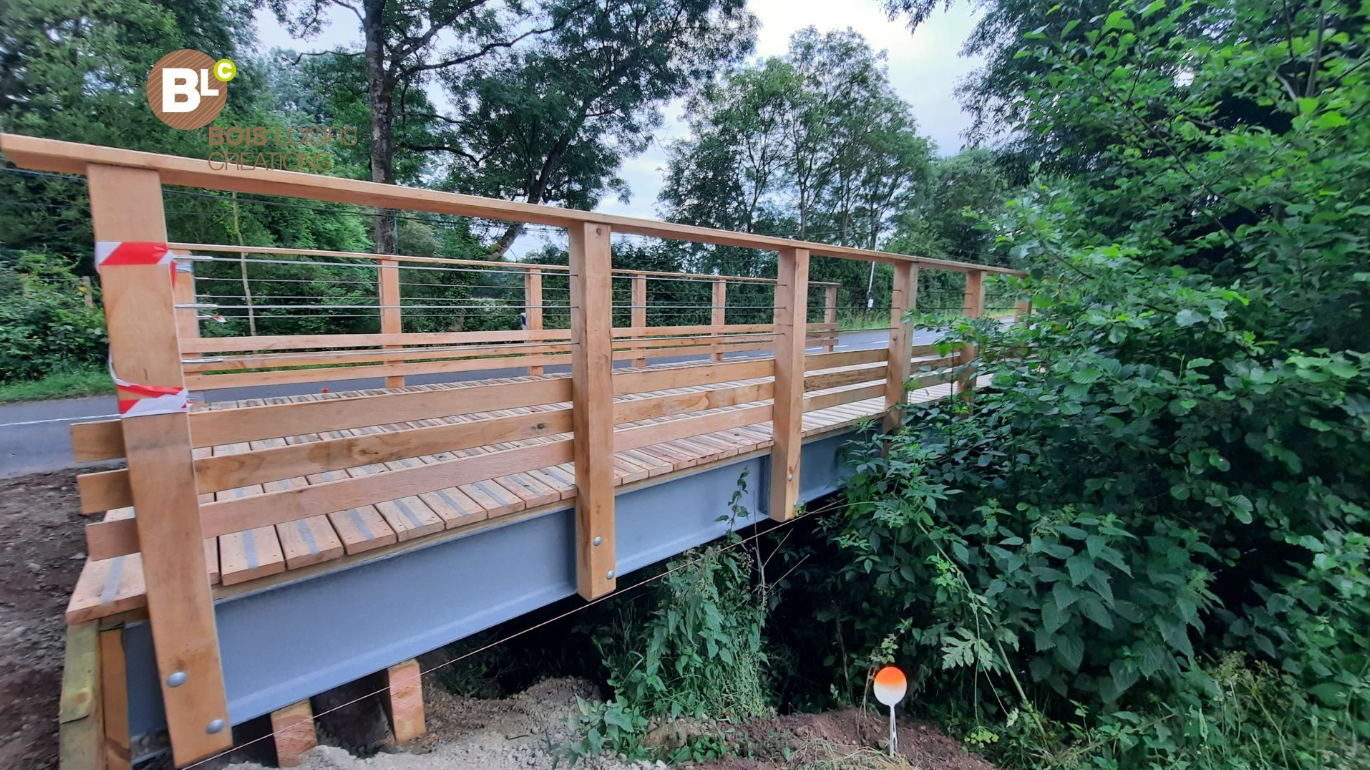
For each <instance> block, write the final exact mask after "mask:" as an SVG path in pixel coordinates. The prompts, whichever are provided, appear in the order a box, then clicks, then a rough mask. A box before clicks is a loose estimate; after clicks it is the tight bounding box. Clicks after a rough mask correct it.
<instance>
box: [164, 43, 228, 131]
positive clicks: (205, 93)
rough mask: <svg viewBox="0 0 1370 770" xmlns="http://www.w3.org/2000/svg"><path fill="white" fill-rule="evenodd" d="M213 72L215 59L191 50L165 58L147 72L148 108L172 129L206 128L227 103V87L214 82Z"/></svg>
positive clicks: (184, 50) (171, 54)
mask: <svg viewBox="0 0 1370 770" xmlns="http://www.w3.org/2000/svg"><path fill="white" fill-rule="evenodd" d="M213 69H214V60H213V59H212V58H210V57H209V56H208V55H207V54H203V53H200V52H199V51H195V50H191V49H188V48H187V49H183V50H180V51H173V52H171V53H169V54H167V55H166V56H163V57H162V58H161V59H160V60H158V62H157V64H156V65H155V66H153V68H152V72H150V73H148V78H147V103H148V106H149V107H151V108H152V111H153V112H154V113H155V114H156V115H157V117H158V118H159V119H161V121H162V122H163V123H165V124H167V125H168V126H171V127H172V128H180V129H193V128H200V127H201V126H204V125H207V124H208V123H210V122H211V121H213V120H214V119H215V118H217V117H218V116H219V113H220V112H222V111H223V108H224V104H225V103H226V102H227V101H228V88H227V85H226V84H224V83H220V82H217V81H216V80H215V79H214V77H213V76H212V75H211V74H210V73H211V71H212V70H213Z"/></svg>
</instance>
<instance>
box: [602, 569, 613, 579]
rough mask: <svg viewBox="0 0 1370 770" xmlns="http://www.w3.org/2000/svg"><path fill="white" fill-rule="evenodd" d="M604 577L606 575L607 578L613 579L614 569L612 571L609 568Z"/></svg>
mask: <svg viewBox="0 0 1370 770" xmlns="http://www.w3.org/2000/svg"><path fill="white" fill-rule="evenodd" d="M604 577H606V578H608V579H610V580H613V579H614V571H613V570H609V574H607V575H605V576H604Z"/></svg>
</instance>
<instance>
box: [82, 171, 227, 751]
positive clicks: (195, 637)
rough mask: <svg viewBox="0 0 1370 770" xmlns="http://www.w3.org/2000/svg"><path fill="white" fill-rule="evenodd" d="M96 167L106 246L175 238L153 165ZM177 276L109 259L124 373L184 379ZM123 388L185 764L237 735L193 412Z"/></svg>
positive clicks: (110, 322) (166, 684) (95, 212)
mask: <svg viewBox="0 0 1370 770" xmlns="http://www.w3.org/2000/svg"><path fill="white" fill-rule="evenodd" d="M87 175H88V177H89V182H90V206H91V219H92V222H93V224H94V228H95V239H96V241H97V242H104V243H102V244H101V246H103V247H105V248H109V246H108V245H107V244H108V243H109V242H115V243H126V244H127V243H132V244H164V243H165V242H166V239H167V236H166V219H165V216H164V214H163V210H162V186H161V180H160V179H159V178H158V175H157V172H156V171H152V170H147V169H137V168H130V167H119V166H101V165H95V164H92V165H90V166H89V168H88V170H87ZM112 261H113V258H112V257H111V262H112ZM172 275H174V273H173V272H172V271H171V270H168V269H167V265H166V264H165V263H162V264H127V263H125V264H108V265H107V266H106V267H104V268H103V269H102V270H101V282H102V284H103V285H104V289H105V322H106V324H107V326H108V328H109V348H110V361H111V363H112V366H113V368H114V372H115V374H116V375H117V376H118V377H119V378H122V380H124V381H126V382H129V383H132V384H135V385H141V386H157V387H161V388H172V389H175V388H181V387H183V386H184V383H185V380H184V378H183V376H182V373H181V352H180V346H179V344H178V342H177V339H176V310H175V303H174V300H173V298H172V288H171V277H172ZM139 390H141V389H139ZM173 392H174V391H173ZM119 398H120V400H121V408H120V411H121V413H123V414H124V415H125V419H123V421H122V425H121V428H122V430H123V436H124V447H125V450H126V454H127V457H128V480H129V487H130V489H131V491H132V497H133V506H134V508H135V509H136V510H137V516H136V523H137V530H138V543H139V550H140V551H141V552H142V559H143V577H144V581H145V582H146V585H147V606H148V615H149V617H150V620H151V625H152V640H153V647H154V649H155V652H156V658H157V671H158V673H159V674H160V676H159V678H160V680H161V689H162V700H163V703H164V704H165V711H166V718H167V726H168V729H169V731H170V733H171V746H172V754H173V757H174V759H175V762H176V764H177V765H183V764H186V763H189V762H191V761H194V760H196V759H199V758H201V757H203V756H206V755H208V754H211V753H213V752H215V751H220V750H222V749H226V748H228V747H229V746H230V745H232V742H233V738H232V730H231V729H230V727H229V724H228V701H227V698H226V697H225V694H224V680H223V670H222V667H221V665H220V661H219V637H218V631H217V629H216V627H215V624H214V604H213V598H212V596H211V594H210V588H209V579H208V577H207V572H206V570H205V550H204V536H203V535H202V530H201V526H200V505H199V501H198V499H197V498H196V494H195V489H196V482H195V465H194V455H193V454H192V446H191V441H190V420H189V414H188V413H187V412H186V411H184V410H181V411H174V412H170V413H155V412H156V409H155V408H149V409H147V412H148V413H144V414H142V415H141V416H130V415H133V414H137V413H138V411H139V408H138V407H137V405H136V404H133V405H131V406H132V408H131V409H129V410H127V411H126V410H125V408H124V406H125V404H126V403H127V402H128V401H135V402H136V401H142V400H143V399H144V398H146V396H144V395H142V394H141V393H139V392H136V391H133V390H129V389H122V388H121V389H120V391H119ZM161 398H166V396H162V397H161Z"/></svg>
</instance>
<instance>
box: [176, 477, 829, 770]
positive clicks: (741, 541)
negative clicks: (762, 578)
mask: <svg viewBox="0 0 1370 770" xmlns="http://www.w3.org/2000/svg"><path fill="white" fill-rule="evenodd" d="M850 505H852V504H851V503H847V504H845V505H832V506H829V507H827V508H824V509H822V510H820V511H814V512H813V513H811V514H808V515H806V516H796V517H795V518H793V519H788V520H786V521H782V522H780V523H778V524H776V525H775V526H773V527H771V528H769V529H767V530H765V531H761V532H756V533H754V534H751V535H748V536H747V537H744V538H741V539H739V540H737V541H736V542H732V543H729V544H727V545H725V546H723V547H722V548H720V549H718V551H716V552H715V553H722V552H723V551H729V550H732V549H733V548H737V547H738V546H741V545H746V544H747V543H750V542H751V541H753V540H756V539H757V538H759V537H762V536H763V535H767V534H769V533H771V532H777V531H779V530H780V529H782V528H784V527H787V526H790V525H791V524H794V523H795V522H797V521H804V520H807V519H809V518H811V517H813V516H818V515H822V514H825V513H830V512H832V511H834V510H836V509H838V508H843V507H849V506H850ZM706 558H709V557H708V556H701V557H699V558H698V559H692V560H690V561H687V562H683V563H681V564H678V565H676V566H674V567H672V568H671V569H668V570H666V571H665V572H662V573H661V574H659V575H653V576H652V577H649V578H647V579H646V580H642V581H639V582H637V583H634V584H632V585H630V586H628V587H627V588H624V589H621V590H618V591H615V592H613V593H610V594H605V595H604V596H600V597H598V598H595V599H590V600H589V601H587V602H586V603H585V604H582V605H581V606H579V607H575V608H572V609H570V610H567V611H566V612H563V613H561V614H560V615H557V616H555V617H552V618H548V619H547V620H544V621H542V622H541V623H537V624H535V625H532V626H529V627H528V628H525V629H522V630H519V631H515V632H514V633H512V634H509V635H508V636H506V637H504V638H503V639H498V640H496V641H493V642H491V643H489V644H486V645H483V646H481V647H477V648H476V649H474V650H471V651H470V652H467V653H464V654H462V655H459V656H457V657H455V658H452V659H450V660H446V661H443V662H442V663H439V664H437V665H436V666H433V667H431V668H428V669H425V670H423V671H420V672H419V673H417V674H414V675H413V676H411V677H405V678H402V679H400V678H397V680H396V682H395V684H397V685H399V684H408V683H410V682H415V681H418V680H420V679H421V678H422V677H423V676H424V675H425V674H431V673H433V672H434V671H437V670H439V669H443V668H446V667H448V666H450V665H452V664H453V663H460V662H461V661H463V660H465V659H467V658H469V657H472V656H474V655H478V654H480V653H482V652H485V651H487V650H491V649H494V648H495V647H498V646H499V645H501V644H504V643H505V642H509V641H512V640H514V639H517V638H518V637H520V636H523V635H525V634H528V633H531V632H533V631H536V630H538V629H539V628H542V627H544V626H548V625H551V624H552V623H556V622H557V621H560V620H565V619H566V618H568V617H570V616H572V615H574V614H576V613H578V612H582V611H584V610H587V609H589V608H591V607H593V606H595V605H596V604H599V603H600V602H602V601H605V600H607V599H610V598H613V597H616V596H617V597H622V596H623V595H624V594H627V593H628V592H630V591H634V590H637V589H638V588H641V587H642V586H645V585H647V584H649V583H654V582H656V581H658V580H661V579H662V578H664V577H666V576H667V575H670V574H672V573H674V572H678V571H680V570H682V569H685V568H686V567H690V566H693V565H695V564H698V563H699V562H701V561H703V560H704V559H706ZM390 689H391V686H390V685H386V686H385V687H381V688H380V689H378V690H375V691H374V692H369V693H367V694H365V695H362V696H359V697H357V698H353V699H352V700H350V701H347V702H345V703H341V704H339V705H337V706H334V707H333V708H331V709H327V710H325V711H321V712H319V713H318V714H313V715H311V716H309V717H305V718H301V719H300V720H298V721H296V722H292V723H290V724H288V725H284V726H282V727H280V728H278V729H273V730H272V731H271V732H269V733H267V734H265V735H261V736H258V737H256V738H253V739H252V740H250V741H247V742H246V743H243V744H241V745H238V746H234V747H233V748H230V749H225V750H223V751H221V752H219V753H218V754H214V755H211V756H208V757H205V758H204V759H202V760H200V761H198V762H195V763H194V764H190V765H186V770H191V769H192V768H196V767H199V766H201V765H203V764H205V763H207V762H212V761H214V760H216V759H218V758H220V757H224V756H227V755H229V754H232V753H233V752H235V751H239V750H241V749H245V748H247V747H248V746H251V745H253V744H254V743H259V742H261V741H264V740H266V739H267V738H274V737H276V735H278V734H280V733H283V732H286V731H288V730H291V729H292V728H294V727H296V726H298V725H302V724H305V723H306V722H312V720H315V719H319V718H320V717H323V716H326V715H328V714H331V713H333V712H334V711H338V710H339V709H344V708H347V707H348V706H353V705H356V704H358V703H361V702H362V701H364V700H366V699H367V698H373V697H375V696H377V695H381V694H383V693H386V692H389V691H390Z"/></svg>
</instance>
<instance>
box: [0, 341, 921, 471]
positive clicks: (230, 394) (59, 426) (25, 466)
mask: <svg viewBox="0 0 1370 770" xmlns="http://www.w3.org/2000/svg"><path fill="white" fill-rule="evenodd" d="M936 337H937V332H935V331H919V332H918V333H917V335H916V337H915V341H914V344H915V345H926V344H929V343H931V342H933V341H934V340H935V339H936ZM887 340H888V337H887V333H886V332H884V331H882V330H874V331H859V332H843V333H842V334H841V336H840V339H839V340H838V345H837V349H838V350H865V349H871V348H883V347H885V345H886V343H887ZM764 354H768V351H747V352H742V353H736V354H733V355H730V356H729V358H744V357H750V356H756V355H764ZM699 358H702V357H701V356H682V357H675V358H660V359H657V358H653V359H651V360H652V361H655V362H657V363H665V362H671V361H688V360H691V359H699ZM620 365H624V366H626V365H627V362H620ZM567 368H568V367H565V366H549V367H547V369H546V371H547V372H549V373H551V372H558V371H566V370H567ZM526 371H527V370H526V369H522V368H519V369H494V370H483V371H479V372H453V373H450V374H430V375H415V376H410V377H407V378H406V380H405V381H406V382H407V383H408V384H411V385H425V384H429V383H435V382H462V381H465V380H478V379H488V378H494V377H515V376H520V375H523V374H525V373H526ZM381 387H385V384H384V381H383V380H381V379H368V380H339V381H337V382H309V383H299V384H292V385H271V386H264V387H255V388H225V389H223V390H216V391H214V392H213V393H211V394H207V396H206V400H208V401H232V400H237V399H242V398H270V397H274V396H298V395H303V394H305V393H318V392H319V391H320V390H321V389H323V388H328V389H329V390H335V391H336V390H359V389H364V388H381ZM114 416H115V404H114V398H113V397H109V396H95V397H91V398H72V399H63V400H59V401H33V402H28V403H23V404H8V405H0V478H10V477H12V476H23V475H25V474H29V473H41V472H43V471H55V470H61V469H63V468H70V467H73V466H75V465H77V463H76V460H75V459H73V457H72V453H71V433H70V431H69V427H68V426H70V425H71V424H72V423H73V422H81V421H84V420H96V419H106V418H110V417H114Z"/></svg>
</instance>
